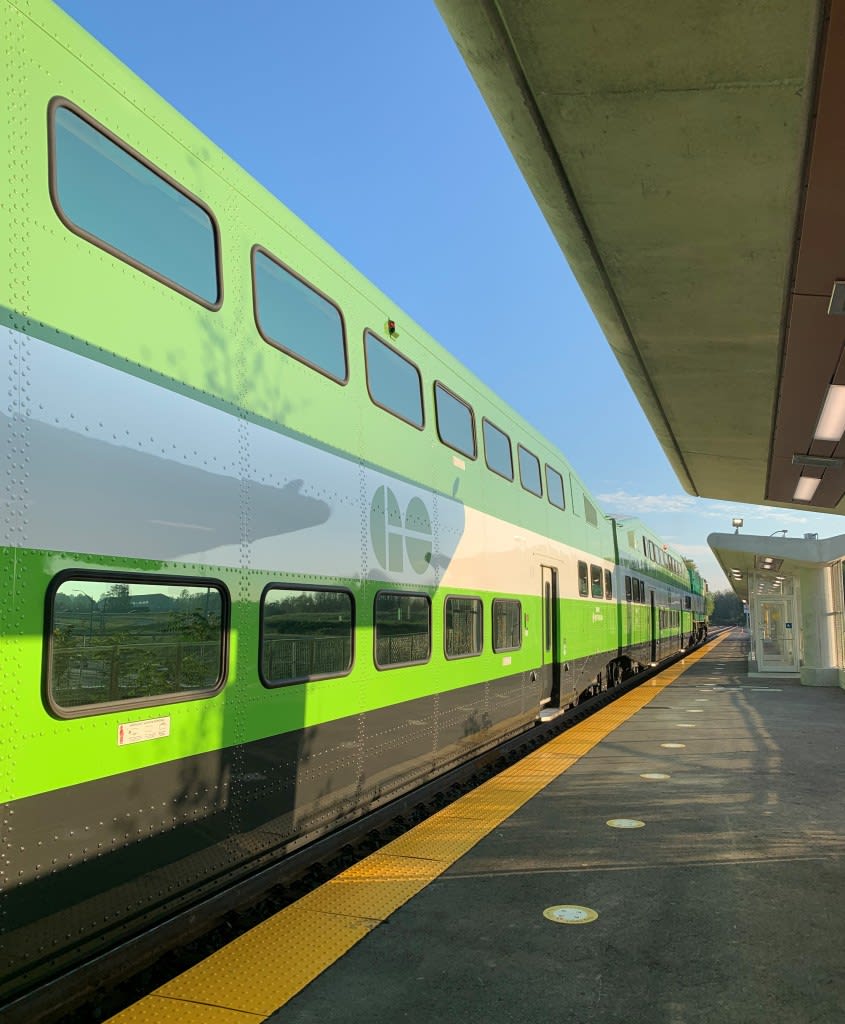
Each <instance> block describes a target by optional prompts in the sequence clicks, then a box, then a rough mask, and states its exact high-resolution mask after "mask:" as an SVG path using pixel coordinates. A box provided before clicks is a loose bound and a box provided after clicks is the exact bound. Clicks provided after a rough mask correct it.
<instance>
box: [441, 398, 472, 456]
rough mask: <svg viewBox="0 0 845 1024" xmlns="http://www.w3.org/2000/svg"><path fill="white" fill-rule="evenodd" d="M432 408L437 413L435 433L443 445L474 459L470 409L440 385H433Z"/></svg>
mask: <svg viewBox="0 0 845 1024" xmlns="http://www.w3.org/2000/svg"><path fill="white" fill-rule="evenodd" d="M434 406H435V409H436V411H437V433H438V436H439V437H440V440H441V441H442V442H443V444H447V445H448V446H449V447H450V448H454V449H455V450H456V451H459V452H462V453H463V454H464V455H468V456H469V458H471V459H474V458H475V457H476V447H475V422H474V420H473V416H472V409H471V408H470V407H469V406H468V405H467V404H466V402H462V401H461V399H460V398H458V396H457V395H453V394H452V392H451V391H447V389H446V388H444V387H443V385H442V384H435V385H434Z"/></svg>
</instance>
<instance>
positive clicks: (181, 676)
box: [45, 573, 229, 717]
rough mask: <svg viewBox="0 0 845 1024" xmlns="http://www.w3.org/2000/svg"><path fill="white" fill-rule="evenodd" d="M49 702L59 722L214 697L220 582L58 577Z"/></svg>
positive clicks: (219, 666)
mask: <svg viewBox="0 0 845 1024" xmlns="http://www.w3.org/2000/svg"><path fill="white" fill-rule="evenodd" d="M47 607H48V622H47V645H46V659H47V670H46V673H45V678H46V680H47V698H48V701H49V703H50V706H51V707H52V708H53V710H54V711H55V712H56V713H57V714H58V715H60V716H62V717H72V716H75V715H80V714H94V713H97V712H101V711H108V710H110V709H113V708H114V707H115V706H119V707H120V708H125V707H127V706H128V707H147V706H149V705H152V704H169V703H171V702H174V701H179V700H185V699H188V698H191V697H199V696H208V695H209V694H211V693H214V692H215V691H217V690H218V689H219V688H220V686H222V684H223V680H224V678H225V672H226V634H227V629H228V615H229V602H228V595H227V593H226V591H225V589H224V587H223V585H222V584H220V583H217V582H209V581H205V580H193V579H181V578H174V577H163V576H153V575H141V574H138V575H136V574H131V575H123V574H116V573H104V574H102V575H101V576H100V575H98V576H93V575H90V574H88V573H76V574H73V575H69V574H62V575H61V576H59V577H57V581H55V582H54V583H53V585H52V586H51V588H50V593H49V597H48V602H47Z"/></svg>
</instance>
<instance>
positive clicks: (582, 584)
mask: <svg viewBox="0 0 845 1024" xmlns="http://www.w3.org/2000/svg"><path fill="white" fill-rule="evenodd" d="M589 592H590V589H589V582H588V578H587V563H586V562H579V563H578V594H579V596H580V597H586V596H587V595H588V594H589Z"/></svg>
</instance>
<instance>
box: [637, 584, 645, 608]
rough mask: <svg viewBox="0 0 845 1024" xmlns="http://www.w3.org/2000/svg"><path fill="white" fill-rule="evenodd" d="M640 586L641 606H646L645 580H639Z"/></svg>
mask: <svg viewBox="0 0 845 1024" xmlns="http://www.w3.org/2000/svg"><path fill="white" fill-rule="evenodd" d="M637 582H638V583H639V585H640V604H645V583H644V581H643V580H637Z"/></svg>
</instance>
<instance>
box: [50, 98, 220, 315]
mask: <svg viewBox="0 0 845 1024" xmlns="http://www.w3.org/2000/svg"><path fill="white" fill-rule="evenodd" d="M53 147H54V149H53V152H54V170H53V179H52V186H53V196H54V200H55V202H56V205H57V207H58V209H59V210H60V211H61V213H62V214H63V216H64V217H65V218H66V219H67V220H68V221H69V222H70V225H71V226H72V227H74V228H77V229H79V231H80V232H83V233H85V234H86V235H90V236H93V240H95V241H98V242H100V243H103V247H106V248H108V249H110V250H111V251H113V252H114V254H115V255H117V256H119V257H121V258H122V259H125V260H127V261H128V262H131V263H135V264H137V265H138V266H140V267H141V268H142V269H144V270H147V271H149V272H150V273H152V274H153V275H154V276H156V277H159V278H161V279H163V280H165V281H166V282H167V283H168V284H172V285H174V286H176V287H177V288H178V289H179V290H180V291H185V292H188V293H189V294H190V295H192V296H194V297H196V298H198V299H200V300H201V301H202V302H204V303H205V304H206V305H210V306H214V305H216V304H217V302H218V299H219V296H220V288H219V283H218V276H217V245H216V238H215V231H214V224H213V222H212V219H211V217H210V215H209V213H208V212H207V211H206V210H205V209H204V208H203V207H202V206H200V205H199V203H198V202H196V201H195V200H193V199H191V198H189V197H188V196H187V195H186V194H185V193H184V192H183V191H181V190H180V189H179V188H177V187H176V186H175V185H174V184H172V183H170V182H169V181H167V180H165V178H164V177H163V176H162V175H161V174H160V173H157V172H156V171H154V170H153V169H152V168H151V167H150V166H149V165H148V164H147V163H146V162H144V161H142V160H140V159H138V158H136V157H135V156H132V155H131V154H130V153H129V152H128V151H127V150H126V149H125V148H124V147H123V146H122V145H118V144H117V143H116V142H113V141H112V140H111V139H110V138H108V137H107V136H106V135H104V134H103V133H102V132H101V131H98V130H97V129H96V128H94V127H93V125H91V124H89V123H88V121H86V120H84V119H83V118H82V117H80V116H79V115H77V114H75V113H74V112H73V111H71V110H68V108H67V107H63V106H55V107H54V108H53Z"/></svg>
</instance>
